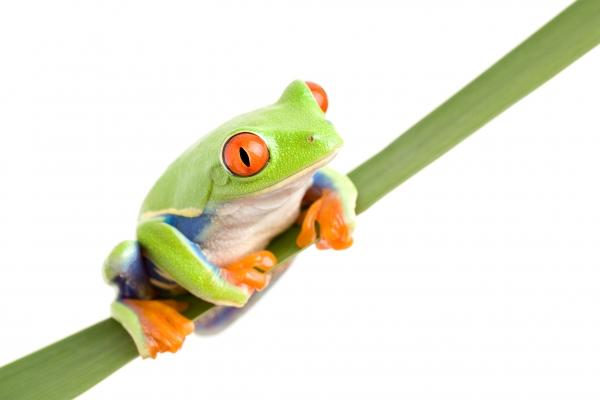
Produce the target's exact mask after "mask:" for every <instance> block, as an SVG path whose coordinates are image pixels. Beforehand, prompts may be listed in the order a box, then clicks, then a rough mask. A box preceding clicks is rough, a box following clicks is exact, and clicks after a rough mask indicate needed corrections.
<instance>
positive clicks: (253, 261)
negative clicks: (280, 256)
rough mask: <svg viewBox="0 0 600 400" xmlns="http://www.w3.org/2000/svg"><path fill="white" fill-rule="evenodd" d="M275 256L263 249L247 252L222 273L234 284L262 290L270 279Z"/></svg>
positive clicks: (275, 260) (275, 261)
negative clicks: (247, 253)
mask: <svg viewBox="0 0 600 400" xmlns="http://www.w3.org/2000/svg"><path fill="white" fill-rule="evenodd" d="M275 264H277V258H275V255H274V254H273V253H271V252H270V251H267V250H263V251H257V252H255V253H252V254H249V255H247V256H246V257H244V258H242V259H241V260H239V261H236V262H234V263H232V264H230V265H228V266H227V267H225V269H224V273H225V275H226V276H227V278H228V279H229V281H231V282H232V283H233V284H235V285H246V286H248V287H249V288H250V289H252V290H258V291H261V290H263V289H264V288H265V287H266V286H267V285H268V284H269V281H270V279H271V274H270V272H271V270H272V269H273V267H274V266H275Z"/></svg>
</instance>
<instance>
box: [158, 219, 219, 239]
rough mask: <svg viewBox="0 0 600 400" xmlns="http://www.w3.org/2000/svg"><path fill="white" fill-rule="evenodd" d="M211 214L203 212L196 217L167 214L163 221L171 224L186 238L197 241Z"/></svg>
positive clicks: (209, 220)
mask: <svg viewBox="0 0 600 400" xmlns="http://www.w3.org/2000/svg"><path fill="white" fill-rule="evenodd" d="M212 218H213V216H212V215H211V214H208V213H203V214H202V215H200V216H198V217H192V218H190V217H182V216H179V215H167V216H166V217H165V223H167V224H169V225H171V226H173V227H174V228H176V229H177V230H178V231H179V232H181V233H182V234H183V236H185V237H186V238H187V239H188V240H190V241H192V242H198V240H199V239H200V236H201V235H202V233H203V232H204V230H205V229H206V228H207V227H209V226H210V223H211V220H212Z"/></svg>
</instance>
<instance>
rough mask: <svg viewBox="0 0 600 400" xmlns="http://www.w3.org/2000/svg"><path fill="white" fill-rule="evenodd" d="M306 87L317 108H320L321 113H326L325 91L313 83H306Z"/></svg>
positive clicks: (327, 104)
mask: <svg viewBox="0 0 600 400" xmlns="http://www.w3.org/2000/svg"><path fill="white" fill-rule="evenodd" d="M306 86H308V88H309V89H310V91H311V92H312V95H313V97H314V98H315V100H316V101H317V104H318V105H319V107H321V110H323V112H327V107H328V106H329V101H328V100H327V93H325V90H323V88H322V87H321V86H319V85H317V84H316V83H314V82H308V81H306Z"/></svg>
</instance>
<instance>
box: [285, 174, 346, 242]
mask: <svg viewBox="0 0 600 400" xmlns="http://www.w3.org/2000/svg"><path fill="white" fill-rule="evenodd" d="M356 197H357V191H356V187H355V186H354V184H353V183H352V181H351V180H350V178H348V177H347V176H346V175H344V174H342V173H340V172H337V171H335V170H334V169H331V168H328V167H325V168H322V169H320V170H319V171H317V173H316V174H315V176H314V178H313V184H312V186H311V187H310V188H309V190H308V192H307V193H306V196H305V206H308V208H307V209H306V210H305V212H304V213H303V215H302V217H301V218H302V223H301V225H302V226H301V232H300V235H299V236H298V238H297V240H296V243H297V245H298V246H299V247H306V246H308V245H310V244H311V243H313V242H314V241H315V240H316V238H317V229H316V227H315V225H316V223H318V225H319V239H318V241H317V247H318V248H320V249H328V248H333V249H336V250H340V249H345V248H347V247H349V246H351V245H352V231H353V230H354V225H355V219H356V212H355V208H356Z"/></svg>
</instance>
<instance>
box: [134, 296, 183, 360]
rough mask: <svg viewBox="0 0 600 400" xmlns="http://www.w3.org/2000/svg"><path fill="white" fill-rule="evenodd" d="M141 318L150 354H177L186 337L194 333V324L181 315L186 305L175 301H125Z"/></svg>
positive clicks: (151, 355) (153, 355)
mask: <svg viewBox="0 0 600 400" xmlns="http://www.w3.org/2000/svg"><path fill="white" fill-rule="evenodd" d="M123 303H125V304H126V305H127V306H128V307H130V308H131V309H132V310H133V311H134V312H135V313H136V314H137V315H138V317H139V321H140V324H141V326H142V331H143V333H144V337H145V339H146V346H147V350H148V354H149V355H150V357H152V358H156V355H157V354H158V353H164V352H165V351H170V352H171V353H175V352H176V351H177V350H179V349H180V348H181V345H182V344H183V341H184V340H185V337H186V336H187V335H189V334H190V333H192V332H193V331H194V323H193V322H192V321H191V320H189V319H187V318H186V317H184V316H183V315H181V314H180V313H179V312H180V311H183V310H185V308H186V307H187V304H186V303H182V302H177V301H175V300H132V299H127V300H123Z"/></svg>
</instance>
